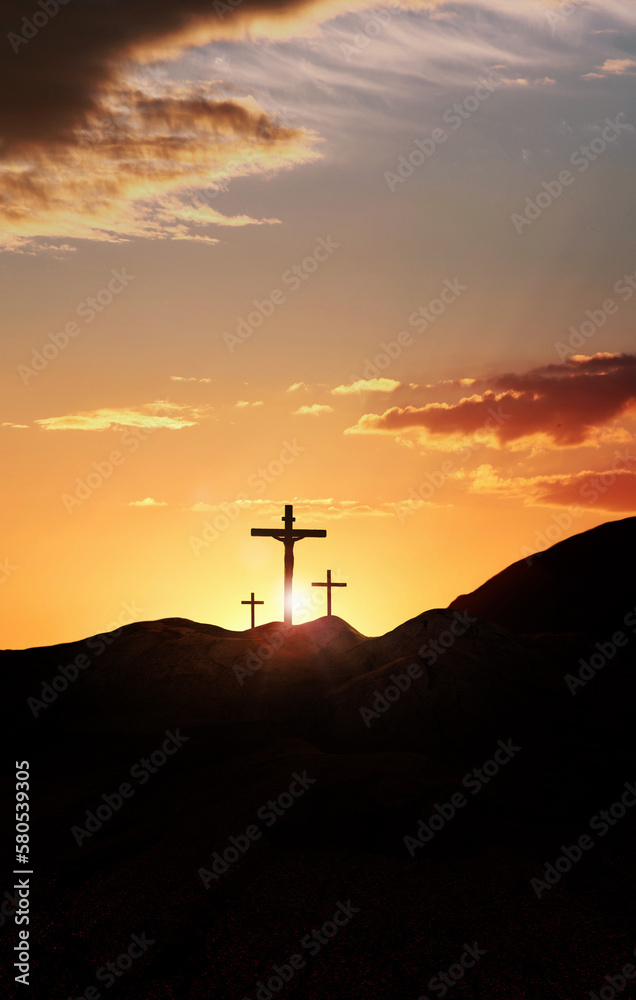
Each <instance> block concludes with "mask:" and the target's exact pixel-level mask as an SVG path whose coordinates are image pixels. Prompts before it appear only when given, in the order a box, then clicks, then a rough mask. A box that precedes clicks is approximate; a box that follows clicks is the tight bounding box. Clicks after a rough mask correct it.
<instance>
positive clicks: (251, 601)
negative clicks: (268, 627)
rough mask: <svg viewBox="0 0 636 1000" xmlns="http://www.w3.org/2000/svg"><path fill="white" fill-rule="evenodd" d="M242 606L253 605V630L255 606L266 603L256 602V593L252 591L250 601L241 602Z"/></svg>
mask: <svg viewBox="0 0 636 1000" xmlns="http://www.w3.org/2000/svg"><path fill="white" fill-rule="evenodd" d="M241 604H251V605H252V628H254V605H255V604H265V601H255V600H254V591H252V596H251V598H250V599H249V601H241Z"/></svg>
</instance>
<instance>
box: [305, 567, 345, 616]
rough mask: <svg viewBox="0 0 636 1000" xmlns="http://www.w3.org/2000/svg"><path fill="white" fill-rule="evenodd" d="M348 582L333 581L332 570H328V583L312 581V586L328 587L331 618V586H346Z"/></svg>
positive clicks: (328, 608) (328, 613)
mask: <svg viewBox="0 0 636 1000" xmlns="http://www.w3.org/2000/svg"><path fill="white" fill-rule="evenodd" d="M346 586H347V585H346V583H333V582H332V580H331V570H330V569H328V570H327V582H326V583H312V587H326V588H327V616H328V617H329V618H331V588H332V587H346Z"/></svg>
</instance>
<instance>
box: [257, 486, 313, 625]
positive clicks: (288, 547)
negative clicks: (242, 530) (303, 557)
mask: <svg viewBox="0 0 636 1000" xmlns="http://www.w3.org/2000/svg"><path fill="white" fill-rule="evenodd" d="M295 520H296V518H295V517H294V508H293V506H292V505H291V504H285V516H284V517H281V521H284V522H285V530H284V531H281V529H280V528H252V535H257V536H259V537H260V538H265V537H266V538H275V539H276V541H278V542H282V543H283V545H284V546H285V619H284V620H285V625H291V624H292V585H293V578H294V542H299V541H300V540H301V539H302V538H326V537H327V532H326V531H325V530H324V529H315V530H313V531H312V530H304V531H300V530H299V529H298V528H294V521H295Z"/></svg>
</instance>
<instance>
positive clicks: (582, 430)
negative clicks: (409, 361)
mask: <svg viewBox="0 0 636 1000" xmlns="http://www.w3.org/2000/svg"><path fill="white" fill-rule="evenodd" d="M475 384H476V385H482V386H483V385H484V384H488V385H489V386H490V388H488V389H485V390H484V391H483V392H478V393H474V394H473V395H471V396H468V397H465V398H464V399H462V400H460V401H459V402H458V403H452V404H451V403H438V402H436V403H429V404H427V405H425V406H406V407H397V406H395V407H392V408H391V409H388V410H386V411H385V412H384V413H383V414H372V413H367V414H364V416H362V417H361V418H360V420H359V421H358V423H357V424H356V426H355V427H352V428H350V429H349V433H363V434H364V433H377V432H382V431H393V432H396V431H403V430H408V429H412V428H418V427H419V428H422V429H424V430H426V431H428V432H429V434H431V435H440V436H444V435H446V436H454V435H465V434H474V433H475V432H476V431H480V430H483V429H486V430H487V432H488V433H489V434H491V435H492V438H493V441H496V442H497V443H498V444H499V445H500V446H501V445H506V444H509V443H510V442H514V441H518V440H520V439H522V438H531V437H534V436H537V435H541V436H544V437H547V438H548V439H549V440H550V441H551V442H552V443H553V444H554V445H557V446H559V447H567V446H572V445H581V444H585V443H587V442H589V441H591V440H593V439H594V432H595V431H597V430H598V429H599V428H602V427H604V426H606V425H607V424H609V423H611V422H612V421H614V420H616V419H617V418H619V417H621V416H622V415H623V414H625V413H626V412H627V411H628V410H629V409H631V408H632V407H633V406H634V403H635V402H636V355H633V354H619V355H611V354H598V355H594V356H591V357H587V356H584V355H579V356H576V357H573V358H571V359H569V360H568V361H567V362H565V363H563V364H551V365H547V366H543V367H540V368H535V369H533V370H531V371H529V372H526V373H522V374H517V373H514V372H509V373H507V374H504V375H498V376H496V377H493V378H491V379H484V378H480V379H478V380H477V381H476V383H475ZM473 387H474V386H473Z"/></svg>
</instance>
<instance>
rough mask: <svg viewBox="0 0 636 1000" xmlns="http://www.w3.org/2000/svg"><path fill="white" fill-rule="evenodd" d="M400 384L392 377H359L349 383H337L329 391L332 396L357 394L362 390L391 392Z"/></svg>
mask: <svg viewBox="0 0 636 1000" xmlns="http://www.w3.org/2000/svg"><path fill="white" fill-rule="evenodd" d="M400 384H401V383H400V382H396V381H395V379H393V378H360V379H358V380H357V382H352V383H351V384H350V385H337V386H336V387H335V389H332V390H331V392H332V393H333V395H334V396H351V395H359V394H360V393H363V392H393V390H394V389H397V388H398V387H399V386H400Z"/></svg>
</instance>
